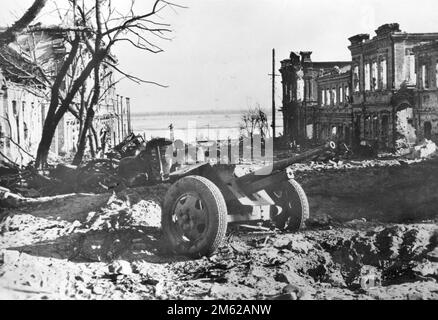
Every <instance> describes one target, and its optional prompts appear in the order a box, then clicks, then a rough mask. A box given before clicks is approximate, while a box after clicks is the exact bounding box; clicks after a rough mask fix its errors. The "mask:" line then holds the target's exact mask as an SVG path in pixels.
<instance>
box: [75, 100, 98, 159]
mask: <svg viewBox="0 0 438 320" xmlns="http://www.w3.org/2000/svg"><path fill="white" fill-rule="evenodd" d="M93 107H94V106H93V105H91V106H90V107H89V109H88V111H87V117H86V119H85V122H84V127H83V129H82V132H81V137H80V139H79V144H78V151H77V152H76V155H75V157H74V159H73V162H72V164H73V165H75V166H78V165H80V164H81V162H82V159H83V158H84V154H85V147H86V146H87V136H88V129H89V128H90V127H91V125H92V123H93V120H94V114H95V113H94V108H93Z"/></svg>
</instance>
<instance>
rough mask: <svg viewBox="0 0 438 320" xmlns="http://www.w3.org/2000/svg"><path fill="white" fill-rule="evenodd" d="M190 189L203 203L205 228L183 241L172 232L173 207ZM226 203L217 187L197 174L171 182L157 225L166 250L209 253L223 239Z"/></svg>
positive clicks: (214, 249)
mask: <svg viewBox="0 0 438 320" xmlns="http://www.w3.org/2000/svg"><path fill="white" fill-rule="evenodd" d="M187 192H192V193H195V194H196V195H197V196H199V198H200V199H202V201H203V202H204V203H205V207H206V209H207V210H206V211H207V219H208V222H207V231H206V232H205V234H204V237H202V238H201V239H200V240H198V241H196V242H195V243H191V242H190V243H189V242H188V241H184V240H183V239H182V238H181V237H179V236H178V235H176V234H175V232H173V231H172V225H173V224H174V223H173V221H172V215H173V212H172V211H173V207H174V204H175V202H176V201H177V200H178V199H179V198H180V197H181V196H182V195H183V194H185V193H187ZM227 214H228V213H227V205H226V203H225V199H224V196H223V195H222V193H221V191H220V190H219V188H218V187H217V186H216V185H215V184H214V183H213V182H211V181H210V180H208V179H206V178H204V177H200V176H187V177H183V178H181V179H180V180H178V181H177V182H175V183H174V184H173V185H172V186H171V187H170V189H169V190H168V191H167V193H166V196H165V198H164V205H163V210H162V216H161V227H162V230H163V234H164V237H165V240H167V242H168V244H169V246H170V249H171V250H172V251H173V252H174V253H176V254H181V255H186V256H190V257H195V258H199V257H203V256H210V255H212V254H213V253H214V252H215V251H216V250H217V249H218V247H219V246H220V244H221V243H222V241H223V240H224V238H225V234H226V231H227Z"/></svg>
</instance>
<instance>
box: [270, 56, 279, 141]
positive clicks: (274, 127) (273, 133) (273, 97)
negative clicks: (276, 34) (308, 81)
mask: <svg viewBox="0 0 438 320" xmlns="http://www.w3.org/2000/svg"><path fill="white" fill-rule="evenodd" d="M270 76H271V77H272V124H271V127H272V138H273V139H274V141H275V136H276V119H275V114H276V110H275V77H277V76H278V75H277V74H275V49H272V74H270Z"/></svg>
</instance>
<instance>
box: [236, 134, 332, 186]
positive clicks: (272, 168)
mask: <svg viewBox="0 0 438 320" xmlns="http://www.w3.org/2000/svg"><path fill="white" fill-rule="evenodd" d="M335 149H336V143H335V142H333V141H329V142H327V143H326V144H325V145H323V146H320V147H317V148H314V149H312V150H309V151H306V152H303V153H301V154H299V155H296V156H293V157H291V158H289V159H284V160H280V161H276V162H274V163H273V164H272V165H268V166H266V167H263V168H261V169H259V170H256V171H254V172H252V173H250V174H247V175H245V176H242V177H240V178H237V179H236V182H237V184H239V185H241V186H242V185H245V184H248V183H249V184H250V183H252V182H254V181H256V180H259V179H261V178H263V176H267V175H272V174H273V173H275V172H278V171H281V170H284V169H286V168H287V167H289V166H291V165H293V164H294V163H299V162H303V161H305V160H308V159H311V158H313V157H315V156H317V155H320V154H322V153H324V152H326V151H329V150H335Z"/></svg>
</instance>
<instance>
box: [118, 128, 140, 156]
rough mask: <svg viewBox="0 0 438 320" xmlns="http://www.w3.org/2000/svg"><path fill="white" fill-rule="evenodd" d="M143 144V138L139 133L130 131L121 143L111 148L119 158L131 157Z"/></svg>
mask: <svg viewBox="0 0 438 320" xmlns="http://www.w3.org/2000/svg"><path fill="white" fill-rule="evenodd" d="M144 144H145V140H144V138H143V137H142V136H141V135H135V134H134V133H130V134H129V135H128V136H127V137H126V138H125V139H124V140H123V141H122V142H121V143H119V144H118V145H116V146H115V147H114V148H113V150H114V151H115V152H116V153H117V155H118V156H119V157H120V158H126V157H132V156H134V155H135V154H136V153H137V152H138V151H139V150H140V148H141V147H142V146H143V145H144Z"/></svg>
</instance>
